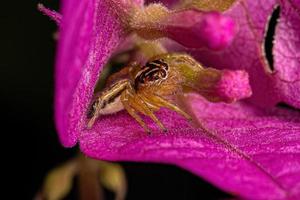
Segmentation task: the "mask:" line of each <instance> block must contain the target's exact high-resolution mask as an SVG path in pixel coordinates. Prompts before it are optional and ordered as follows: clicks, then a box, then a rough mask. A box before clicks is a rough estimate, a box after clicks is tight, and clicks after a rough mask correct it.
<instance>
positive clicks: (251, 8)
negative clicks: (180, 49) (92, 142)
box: [193, 0, 280, 106]
mask: <svg viewBox="0 0 300 200" xmlns="http://www.w3.org/2000/svg"><path fill="white" fill-rule="evenodd" d="M275 4H276V2H275V1H274V0H267V1H264V3H263V5H262V4H261V3H259V1H251V0H248V1H240V2H237V3H236V4H235V5H234V6H233V7H232V8H231V9H230V10H228V11H226V12H225V14H226V15H228V16H230V17H231V18H232V19H234V20H235V21H236V24H237V26H238V32H237V34H236V36H235V38H234V40H233V41H232V43H231V45H230V46H229V47H228V48H226V49H225V50H224V51H221V52H218V54H216V53H215V52H213V51H209V50H199V51H194V52H193V55H194V56H195V57H197V58H198V59H199V60H201V62H202V63H204V64H205V65H206V66H214V67H217V68H221V69H222V68H224V67H225V68H229V69H244V70H246V71H247V72H248V73H249V78H250V84H251V88H252V91H253V94H252V96H251V98H250V100H251V101H252V102H254V103H256V104H259V105H261V106H272V105H275V104H276V103H277V102H278V101H279V100H280V98H279V95H278V91H276V90H275V85H276V84H275V82H274V80H273V78H272V76H271V71H270V70H269V69H268V66H267V64H266V61H265V60H264V59H263V49H262V47H263V45H262V44H263V40H264V38H263V37H264V30H265V27H266V25H267V19H268V17H269V15H270V14H271V13H272V10H273V7H274V6H275ZM266 96H268V98H266Z"/></svg>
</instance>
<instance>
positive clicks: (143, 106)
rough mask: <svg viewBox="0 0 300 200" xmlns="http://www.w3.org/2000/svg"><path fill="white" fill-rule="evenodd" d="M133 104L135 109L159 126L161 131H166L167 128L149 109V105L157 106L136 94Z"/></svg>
mask: <svg viewBox="0 0 300 200" xmlns="http://www.w3.org/2000/svg"><path fill="white" fill-rule="evenodd" d="M134 103H135V104H134V105H136V109H137V110H138V111H140V112H141V113H143V114H145V115H147V116H149V117H150V118H151V119H152V120H153V121H154V122H155V123H156V124H157V125H158V126H159V127H160V129H161V130H162V131H163V132H166V131H167V128H166V127H165V126H164V125H163V124H162V123H161V121H160V120H159V119H158V118H157V117H156V115H155V114H154V113H153V111H152V110H151V107H153V108H157V106H155V105H153V104H152V103H151V102H148V101H147V102H146V101H144V100H143V98H142V97H141V96H140V95H138V96H137V97H136V98H135V101H134Z"/></svg>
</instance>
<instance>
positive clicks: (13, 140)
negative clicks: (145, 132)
mask: <svg viewBox="0 0 300 200" xmlns="http://www.w3.org/2000/svg"><path fill="white" fill-rule="evenodd" d="M37 3H38V1H28V0H27V1H24V0H23V1H22V0H20V1H11V2H9V1H4V2H1V8H2V9H1V12H0V13H1V14H0V16H1V59H0V60H1V62H0V63H1V68H0V69H1V83H0V87H1V90H0V91H1V104H0V105H1V116H2V117H1V128H2V129H1V135H2V138H1V153H2V154H1V155H2V159H1V163H2V164H1V166H2V167H1V168H3V169H2V170H1V180H2V183H4V188H5V192H4V193H2V194H1V195H2V196H1V197H0V198H1V199H32V198H33V196H34V194H35V193H36V192H37V190H38V189H39V187H40V186H41V184H42V181H43V178H44V177H45V175H46V173H47V171H49V170H50V169H52V168H53V167H55V166H56V165H58V164H59V163H61V162H63V161H66V160H67V159H68V158H71V157H72V156H74V155H75V153H76V150H77V149H76V148H73V149H65V148H63V147H62V146H61V145H60V144H59V142H58V138H57V135H56V131H55V127H54V122H53V86H54V84H53V65H54V58H55V41H54V40H53V34H54V32H55V30H56V26H55V24H54V22H52V21H50V20H49V19H48V18H47V17H46V16H44V15H42V14H41V13H39V12H38V11H37V9H36V7H37ZM42 3H44V4H45V5H46V6H47V7H50V8H53V9H56V10H57V9H58V6H59V5H58V0H44V1H42ZM3 136H4V137H3ZM122 165H123V166H124V167H125V171H126V175H127V178H128V195H127V199H130V200H134V199H180V200H184V199H186V200H192V199H212V200H213V199H224V198H226V197H228V195H227V194H225V193H223V192H221V191H219V190H218V189H216V188H215V187H214V186H212V185H210V184H208V183H206V182H205V181H203V180H201V179H200V178H198V177H196V176H194V175H192V174H190V173H189V172H186V171H184V170H182V169H179V168H177V167H174V166H167V165H159V164H141V163H122ZM2 189H3V186H2ZM5 193H7V194H5ZM3 195H9V196H8V197H5V198H3ZM74 196H75V195H71V196H69V197H68V198H67V199H76V198H74Z"/></svg>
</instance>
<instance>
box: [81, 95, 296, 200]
mask: <svg viewBox="0 0 300 200" xmlns="http://www.w3.org/2000/svg"><path fill="white" fill-rule="evenodd" d="M190 103H191V104H192V107H193V110H194V111H195V114H196V115H197V116H198V117H199V119H202V122H203V123H204V124H205V126H207V127H209V128H210V129H211V130H214V131H216V133H215V134H216V136H217V137H212V136H210V135H207V133H204V132H203V131H202V130H201V129H195V128H192V127H191V126H190V125H189V124H188V123H187V122H186V120H185V119H184V118H181V117H180V116H178V115H176V114H175V113H173V112H170V111H167V110H162V111H161V112H160V114H159V115H158V117H159V118H160V119H161V120H162V121H163V123H164V124H165V125H166V127H168V128H169V132H168V133H166V134H164V133H162V132H160V131H159V130H157V129H156V126H155V125H154V124H153V123H152V122H151V121H150V120H148V119H146V122H147V124H150V127H151V128H152V129H155V130H156V131H154V133H153V134H152V135H150V136H149V135H147V134H145V133H144V131H143V130H142V128H141V127H140V126H139V125H138V124H137V122H136V121H134V120H132V119H131V118H128V114H127V113H125V112H122V113H120V114H117V115H110V116H106V117H103V118H101V119H100V120H99V121H98V123H97V124H96V126H95V127H94V129H93V130H87V131H84V132H83V133H82V135H81V138H80V148H81V150H82V151H83V152H84V153H85V154H87V155H88V156H91V157H94V158H97V159H107V160H123V161H142V162H159V163H170V164H175V165H177V166H181V167H183V168H185V169H187V170H189V171H191V172H193V173H195V174H196V175H198V176H201V177H203V178H205V179H206V180H208V181H210V182H212V183H213V184H215V185H216V186H218V187H220V188H222V189H223V190H225V191H227V192H229V193H231V194H233V195H237V196H240V197H243V198H249V199H288V197H292V196H293V197H300V190H299V188H300V156H299V155H300V154H299V153H300V148H299V143H300V135H299V132H300V115H299V113H296V112H288V111H285V110H281V109H274V110H272V111H268V112H267V111H263V110H259V109H257V108H256V107H253V106H249V105H248V106H247V105H245V104H230V105H228V104H222V103H219V104H213V103H208V102H206V101H204V100H203V99H202V98H199V97H198V96H195V95H191V97H190ZM112 130H113V131H112ZM216 138H218V139H216ZM222 140H223V142H222Z"/></svg>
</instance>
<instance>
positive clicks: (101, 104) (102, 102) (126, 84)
mask: <svg viewBox="0 0 300 200" xmlns="http://www.w3.org/2000/svg"><path fill="white" fill-rule="evenodd" d="M130 86H131V85H130V81H129V80H128V79H122V80H119V81H118V82H116V83H114V84H113V85H112V86H110V87H107V88H105V89H104V91H102V92H101V93H99V94H97V95H96V98H95V100H94V102H93V103H92V107H91V113H92V116H91V117H88V124H87V128H91V127H92V126H93V125H94V123H95V121H96V119H97V118H98V117H99V116H100V115H101V112H102V110H103V109H105V107H106V106H107V104H109V102H110V101H111V100H114V99H115V98H116V97H117V96H119V95H120V94H121V93H122V92H123V91H124V90H126V88H130Z"/></svg>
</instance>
